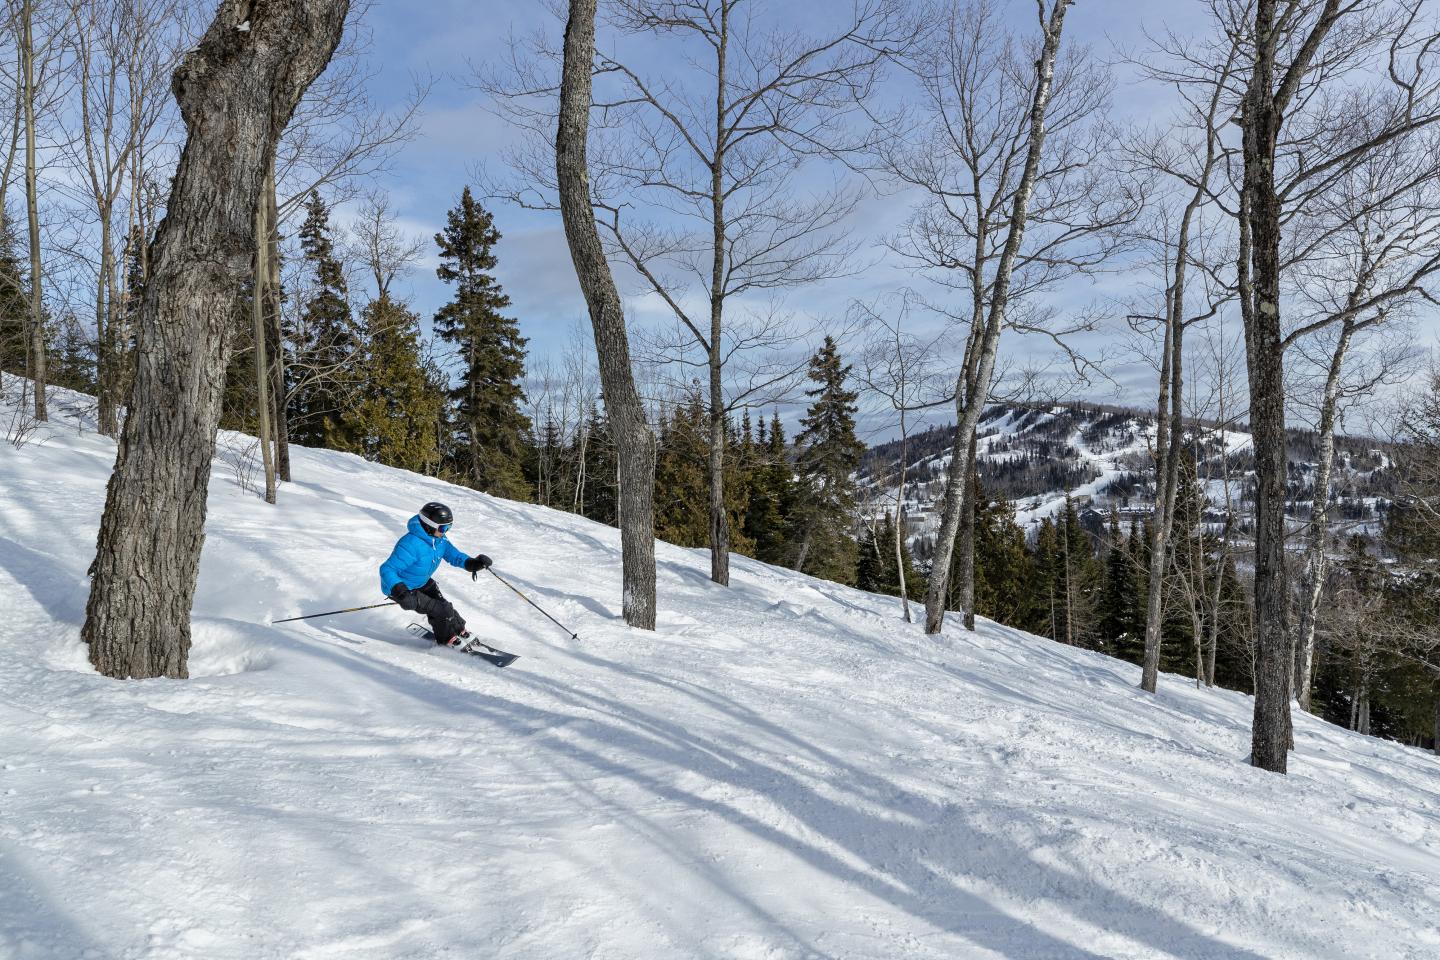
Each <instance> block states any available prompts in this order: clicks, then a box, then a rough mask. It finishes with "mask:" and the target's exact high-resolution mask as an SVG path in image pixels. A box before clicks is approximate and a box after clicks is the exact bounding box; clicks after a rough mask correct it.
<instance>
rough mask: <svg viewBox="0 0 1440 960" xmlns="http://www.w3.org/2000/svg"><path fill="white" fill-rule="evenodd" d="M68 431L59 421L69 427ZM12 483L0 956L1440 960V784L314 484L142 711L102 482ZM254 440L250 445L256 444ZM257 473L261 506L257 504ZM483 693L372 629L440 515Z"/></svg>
mask: <svg viewBox="0 0 1440 960" xmlns="http://www.w3.org/2000/svg"><path fill="white" fill-rule="evenodd" d="M57 406H63V404H57ZM82 427H83V424H81V423H80V422H79V421H77V420H75V419H74V418H73V416H72V417H71V419H68V420H61V421H59V422H57V423H56V424H54V425H52V426H51V427H49V428H47V429H45V430H44V431H42V436H41V437H39V438H38V439H37V441H36V442H33V443H30V444H29V445H27V446H25V447H23V448H21V449H15V448H12V447H8V446H7V447H4V448H0V597H3V598H4V616H3V617H0V744H3V748H0V752H3V763H0V957H5V958H11V957H45V958H51V957H55V958H76V957H104V958H109V957H125V958H146V960H168V958H194V957H204V958H209V960H217V958H236V960H239V958H245V960H259V958H310V960H320V958H331V957H334V958H340V957H343V958H347V960H363V958H400V957H413V958H429V957H506V958H536V960H553V958H560V957H565V958H579V957H591V958H635V957H677V958H694V957H724V958H812V957H836V958H839V957H845V958H937V960H938V958H957V957H965V958H972V957H1025V958H1061V957H1064V958H1071V957H1079V958H1090V960H1093V958H1099V957H1196V958H1201V957H1203V958H1215V957H1226V958H1246V960H1258V958H1262V957H1264V958H1271V957H1336V958H1340V957H1345V958H1353V957H1387V958H1402V957H1408V958H1421V957H1435V956H1440V934H1437V929H1436V923H1435V917H1436V916H1437V911H1440V833H1437V826H1440V764H1437V761H1436V760H1435V758H1434V757H1432V756H1429V755H1427V754H1423V753H1420V752H1418V751H1414V750H1409V749H1405V748H1402V747H1399V746H1396V745H1394V744H1389V743H1383V742H1379V741H1376V740H1371V739H1368V738H1363V737H1360V736H1357V735H1353V734H1350V733H1347V732H1345V731H1343V730H1339V729H1337V728H1335V727H1332V726H1328V725H1325V724H1322V723H1320V722H1318V721H1316V720H1314V719H1312V718H1309V717H1303V716H1302V717H1300V718H1299V719H1298V722H1297V729H1296V741H1297V750H1296V754H1295V757H1294V759H1293V760H1292V764H1291V768H1292V771H1293V772H1292V773H1291V775H1290V776H1288V777H1283V778H1282V777H1276V776H1273V775H1270V774H1266V773H1262V772H1259V771H1256V770H1253V769H1251V768H1250V767H1249V766H1247V765H1246V763H1245V754H1246V752H1247V750H1248V742H1249V717H1250V701H1249V700H1248V699H1247V698H1245V697H1243V696H1239V695H1236V694H1233V693H1227V692H1221V691H1204V690H1196V689H1194V688H1193V686H1192V685H1191V684H1189V683H1187V682H1185V681H1183V680H1182V679H1180V678H1177V677H1164V678H1162V680H1163V683H1162V687H1161V692H1160V694H1159V695H1158V696H1156V697H1149V696H1146V695H1144V694H1142V693H1140V692H1139V691H1138V690H1137V689H1136V688H1135V682H1136V679H1137V673H1138V671H1137V670H1136V669H1135V668H1133V667H1131V666H1129V665H1126V664H1123V663H1119V662H1116V661H1114V660H1110V659H1107V658H1105V657H1102V656H1099V655H1095V654H1091V653H1086V652H1082V651H1078V650H1073V649H1070V648H1067V647H1064V646H1060V645H1057V644H1054V643H1051V642H1049V641H1045V640H1041V639H1038V638H1036V637H1032V636H1028V635H1025V634H1021V633H1018V632H1015V631H1012V630H1007V629H1004V628H1001V627H998V626H995V625H992V624H983V625H982V628H981V630H980V632H979V633H977V634H973V635H972V634H967V633H965V632H963V631H962V630H960V629H959V628H958V626H957V627H953V628H947V631H946V633H945V634H944V635H943V636H942V637H941V638H939V639H931V638H927V637H925V636H924V635H923V634H922V633H921V631H920V629H919V627H918V626H913V625H908V624H905V623H902V622H901V621H900V619H899V617H898V610H897V606H896V601H893V600H890V599H886V598H880V597H875V596H871V595H868V594H864V593H860V592H857V591H854V590H850V589H846V588H844V587H840V586H836V585H834V584H830V583H826V582H823V581H819V580H813V579H810V578H807V577H803V576H798V575H796V574H793V573H790V572H788V571H784V570H778V569H775V568H771V567H767V566H764V565H761V564H758V563H754V562H751V561H747V560H744V559H741V558H736V560H735V562H734V564H733V568H732V569H733V576H734V585H733V586H732V587H731V588H729V589H724V588H720V587H716V586H714V585H712V584H711V583H709V581H708V578H707V572H706V571H707V567H708V564H707V560H706V557H705V555H704V553H703V552H702V551H691V550H682V549H678V548H674V547H669V546H665V545H661V546H660V548H659V550H658V558H659V564H660V570H659V585H660V600H661V616H660V625H659V629H658V630H656V631H655V632H654V633H653V634H652V633H644V632H638V631H632V630H630V629H628V628H626V627H625V625H624V624H623V622H622V621H621V619H620V617H619V609H618V608H619V596H620V583H619V576H620V574H619V569H620V552H619V537H618V534H617V532H616V531H614V530H611V529H609V528H606V527H603V526H598V525H596V524H593V523H589V522H586V521H584V520H581V519H578V518H576V517H573V516H570V515H568V514H564V513H560V512H556V511H552V510H547V509H542V508H539V507H531V506H524V505H520V504H516V503H511V502H507V501H503V500H496V499H493V498H491V497H488V496H484V495H481V494H477V493H474V492H471V491H467V490H464V489H460V488H456V487H450V486H447V485H446V484H443V483H439V482H437V481H434V480H429V479H425V478H422V477H418V476H415V475H412V474H408V473H404V472H401V471H397V470H391V469H386V468H383V467H378V466H374V465H372V464H368V463H365V462H363V461H362V460H359V459H357V458H354V457H350V456H345V455H341V454H336V453H331V452H325V451H312V450H303V449H296V450H295V451H294V473H295V477H296V482H295V483H293V484H287V485H285V486H284V487H283V488H282V491H281V495H280V504H279V505H278V506H274V507H271V506H267V505H266V504H265V503H264V502H263V501H262V500H260V499H259V498H258V497H257V496H256V495H255V494H254V493H253V491H250V490H247V489H245V488H244V485H242V484H241V483H240V482H238V481H237V473H236V470H235V469H234V467H233V466H232V465H231V464H230V463H218V464H217V467H216V470H215V475H214V478H213V481H212V485H211V493H210V517H209V522H208V525H207V531H206V545H205V555H204V562H203V564H202V570H201V576H200V585H199V590H198V594H197V598H196V607H195V619H194V623H195V629H194V635H195V648H194V657H193V659H192V669H193V670H194V672H195V674H196V677H195V678H193V679H191V680H189V681H184V682H173V681H144V682H126V683H120V682H115V681H110V680H106V679H104V678H101V677H99V676H97V675H96V674H94V673H93V671H91V670H90V669H89V667H88V664H87V662H86V660H85V655H84V650H83V648H82V646H81V645H80V643H79V640H78V635H79V628H80V624H81V621H82V619H83V616H84V606H85V597H86V591H87V588H88V581H87V580H86V568H87V567H88V565H89V563H90V559H91V556H92V553H93V549H94V539H95V531H96V528H97V524H98V520H99V515H100V511H101V508H102V506H103V501H104V493H105V480H106V476H107V473H108V471H109V469H110V466H111V463H112V461H113V457H114V447H113V445H112V444H111V443H109V442H108V441H105V440H104V439H102V438H99V437H96V436H95V435H94V434H93V433H91V432H89V431H88V430H84V429H82ZM226 439H227V442H229V443H231V444H232V447H231V449H237V447H236V446H234V445H237V444H238V445H243V443H244V440H243V438H237V437H228V438H226ZM242 472H243V471H242ZM432 499H442V500H444V501H446V502H448V503H449V504H450V505H451V506H452V507H453V508H454V509H455V513H456V517H457V522H456V525H455V528H454V531H453V535H454V537H455V539H456V542H457V543H458V544H459V545H460V547H461V548H462V549H469V550H472V551H476V550H483V551H484V552H486V553H488V554H490V555H491V556H492V557H494V558H495V562H496V567H497V569H499V570H500V571H502V572H503V573H504V574H505V575H506V576H507V577H508V578H511V579H512V580H513V581H514V582H515V583H516V584H517V585H518V586H520V587H521V589H523V590H525V591H526V592H527V593H529V594H530V595H531V596H533V597H534V598H535V599H536V600H537V601H538V602H540V603H541V604H543V605H545V606H546V607H547V608H550V609H552V611H553V612H554V613H555V615H556V616H558V617H559V618H560V619H561V620H562V621H564V622H566V623H567V624H570V625H571V626H572V627H574V628H575V629H576V630H578V632H579V634H580V639H579V640H578V641H574V640H571V639H570V638H569V637H567V636H566V635H564V634H563V633H561V632H560V631H559V630H557V629H556V628H554V627H553V626H552V625H551V624H550V623H548V622H547V621H545V620H543V619H542V618H540V617H539V615H538V614H536V613H535V612H534V611H533V610H531V609H530V608H529V607H527V606H526V605H525V604H524V603H522V602H521V601H520V600H519V598H517V597H515V596H514V595H513V594H511V593H510V592H509V591H508V590H506V589H505V588H504V587H503V586H502V585H500V584H499V583H498V582H496V581H495V580H493V579H492V578H482V579H481V580H479V581H478V582H475V583H472V582H471V581H470V580H469V579H468V578H466V577H465V576H464V574H463V573H461V572H460V571H458V570H454V569H453V568H445V569H444V570H442V571H441V573H440V574H439V579H440V583H441V585H442V586H443V588H444V589H445V590H446V591H447V592H448V594H449V595H450V596H451V597H452V598H453V599H455V600H456V601H457V602H458V604H459V605H460V607H461V609H462V611H463V612H465V613H466V614H467V615H469V616H470V618H471V624H472V627H474V628H475V629H476V630H477V632H479V633H481V634H483V635H484V636H486V637H487V638H489V639H490V640H492V641H493V642H494V643H495V645H497V646H499V647H502V648H505V649H507V650H511V651H514V652H515V653H518V654H520V655H521V659H520V660H519V661H518V662H517V663H516V664H515V665H514V666H512V667H510V668H508V669H506V670H503V671H501V670H495V669H493V668H491V667H488V666H486V665H485V664H484V663H481V662H479V661H476V660H474V659H469V658H464V657H462V656H459V655H455V654H453V653H451V652H449V651H443V650H436V649H431V648H428V647H426V646H425V645H423V644H421V643H420V642H419V641H417V640H415V639H413V638H411V637H409V636H408V635H407V634H406V632H405V630H404V627H405V625H406V623H407V622H408V621H409V620H410V617H409V616H408V615H406V614H405V613H403V612H402V611H400V610H398V609H382V610H377V611H370V612H366V613H358V614H351V615H348V616H343V617H334V618H330V619H324V620H315V621H308V622H304V623H297V624H287V625H283V626H278V627H273V626H270V625H269V622H270V621H271V620H273V619H277V618H281V617H287V616H295V615H298V614H301V613H305V612H309V611H317V610H327V609H335V608H338V607H347V606H353V605H357V604H361V603H372V602H376V601H377V600H379V599H381V598H380V597H379V586H378V578H377V575H376V570H375V567H376V564H377V562H378V560H379V559H380V558H382V557H383V556H385V554H386V553H387V552H388V550H389V548H390V546H391V544H392V543H393V541H394V539H395V537H396V536H397V535H398V534H399V533H400V532H401V531H402V530H403V528H404V523H405V520H406V519H407V518H408V517H409V516H410V515H411V513H412V512H413V511H414V510H415V508H416V507H417V506H418V505H419V504H421V503H423V502H425V501H427V500H432Z"/></svg>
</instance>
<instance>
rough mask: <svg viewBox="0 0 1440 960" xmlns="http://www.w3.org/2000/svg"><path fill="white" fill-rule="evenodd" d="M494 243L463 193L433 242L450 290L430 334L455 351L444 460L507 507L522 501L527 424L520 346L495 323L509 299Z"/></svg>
mask: <svg viewBox="0 0 1440 960" xmlns="http://www.w3.org/2000/svg"><path fill="white" fill-rule="evenodd" d="M499 240H500V231H498V230H496V229H495V222H494V219H493V218H492V217H491V215H490V213H489V212H488V211H486V210H485V208H484V207H482V206H481V205H480V204H479V203H477V202H476V201H475V199H474V197H472V196H471V195H470V188H469V187H466V188H465V189H464V191H463V192H462V193H461V195H460V204H459V206H457V207H455V208H454V209H452V210H451V211H450V213H449V215H448V217H447V221H446V225H445V230H444V231H443V232H441V233H438V234H436V235H435V243H436V244H437V245H438V246H439V248H440V266H439V267H438V268H437V269H436V271H435V273H436V275H437V276H439V278H440V279H441V280H443V281H444V282H446V283H453V284H455V297H454V299H453V300H451V301H450V302H449V303H447V304H446V305H445V306H443V307H441V308H440V310H439V312H438V313H436V314H435V334H436V336H438V337H440V339H442V340H444V341H446V342H447V343H450V344H452V345H453V346H454V348H455V351H456V353H457V355H458V356H459V360H460V371H459V382H458V384H457V385H456V387H455V389H454V390H452V391H451V393H450V396H451V399H452V401H453V402H454V404H455V415H454V423H455V437H454V445H453V447H452V448H451V449H450V451H449V456H450V459H451V461H452V463H453V464H454V466H455V469H456V470H457V472H458V473H459V475H460V476H461V477H463V478H464V480H465V482H467V483H469V484H470V485H471V486H473V487H475V488H476V489H477V490H484V491H486V492H487V493H493V494H495V495H496V496H501V497H508V498H510V499H512V500H525V499H528V498H529V495H530V486H529V484H527V483H526V480H525V461H526V459H527V455H528V451H527V446H528V439H529V434H530V419H529V418H528V417H527V416H525V414H524V412H523V410H522V406H523V404H524V403H525V392H524V389H523V388H522V387H521V380H522V379H523V378H524V376H525V344H526V340H525V338H524V337H522V336H520V328H519V327H518V326H517V324H516V322H515V321H514V320H513V319H510V318H508V317H505V316H502V315H501V311H502V310H504V309H505V308H506V307H508V306H510V298H509V297H508V296H506V295H505V293H504V292H503V291H502V290H501V289H500V284H499V283H498V282H497V281H496V280H495V277H494V276H493V275H492V273H491V271H492V270H494V269H495V264H496V259H495V253H494V247H495V244H496V243H497V242H499Z"/></svg>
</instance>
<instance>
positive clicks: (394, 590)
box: [380, 502, 490, 647]
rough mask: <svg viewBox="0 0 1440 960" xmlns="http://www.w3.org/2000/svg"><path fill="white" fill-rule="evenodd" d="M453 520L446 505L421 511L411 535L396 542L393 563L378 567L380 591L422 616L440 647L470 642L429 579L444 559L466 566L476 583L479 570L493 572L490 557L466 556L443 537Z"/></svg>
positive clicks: (410, 526) (412, 521)
mask: <svg viewBox="0 0 1440 960" xmlns="http://www.w3.org/2000/svg"><path fill="white" fill-rule="evenodd" d="M454 522H455V516H454V514H452V513H451V512H450V508H449V507H447V506H445V504H443V503H433V502H432V503H427V504H425V506H423V507H421V508H420V512H419V513H417V514H416V515H415V516H413V517H411V518H410V522H409V524H407V528H408V532H407V533H406V534H405V536H403V537H401V538H400V539H399V540H398V541H397V542H396V544H395V549H394V550H392V551H390V557H389V559H387V560H386V561H385V562H384V563H382V564H380V589H381V591H382V592H383V593H384V594H385V595H386V596H387V597H389V598H390V599H391V600H394V601H395V602H396V603H398V604H399V605H400V607H401V608H402V609H405V610H414V611H415V612H417V613H423V614H424V615H425V617H426V618H427V619H428V620H429V621H430V632H431V633H433V634H435V642H436V643H440V644H444V645H445V646H449V647H463V646H465V645H466V644H468V643H469V642H470V640H471V639H472V638H471V636H470V631H468V630H466V629H465V620H464V618H463V617H461V616H460V614H459V613H457V612H456V611H455V607H454V606H453V605H451V603H450V601H449V600H446V599H445V595H444V594H442V593H441V592H440V588H439V587H438V586H436V585H435V581H434V580H432V579H430V578H431V575H432V574H434V573H435V570H436V569H437V568H438V567H439V566H440V561H441V560H444V561H445V562H446V563H449V564H451V565H453V566H456V567H464V568H465V570H466V571H468V572H469V574H470V578H471V579H472V580H473V579H475V578H476V577H478V576H479V575H480V571H481V570H488V569H489V568H490V558H489V557H487V556H485V554H483V553H480V554H476V555H475V556H473V557H467V556H466V555H465V554H463V553H461V552H460V551H459V550H457V549H455V545H454V544H452V543H451V542H450V541H449V540H448V539H446V537H445V534H446V533H447V532H449V530H450V525H451V524H452V523H454Z"/></svg>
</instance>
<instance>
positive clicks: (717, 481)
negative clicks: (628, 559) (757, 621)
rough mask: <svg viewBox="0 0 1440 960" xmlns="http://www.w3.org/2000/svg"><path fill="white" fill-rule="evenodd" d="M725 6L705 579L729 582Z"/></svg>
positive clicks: (718, 62)
mask: <svg viewBox="0 0 1440 960" xmlns="http://www.w3.org/2000/svg"><path fill="white" fill-rule="evenodd" d="M729 19H730V4H728V3H722V4H720V42H719V43H717V44H716V45H715V159H714V162H713V163H711V165H710V211H711V228H712V231H713V233H712V237H711V243H712V246H711V264H710V350H709V361H710V579H711V580H713V581H714V582H715V583H718V584H721V585H724V586H729V585H730V518H729V516H728V515H727V514H726V512H725V392H724V385H723V383H722V381H721V377H720V373H721V364H722V363H723V360H724V348H723V347H722V346H721V343H720V334H721V325H722V321H723V319H724V308H725V250H726V243H725V181H724V173H725V152H726V142H725V131H726V127H727V123H728V119H729V118H728V117H727V116H726V111H725V93H726V76H725V57H726V54H727V53H728V52H729V51H728V50H727V49H726V48H727V47H728V45H729V43H728V41H729V37H730V31H729V26H730V24H729Z"/></svg>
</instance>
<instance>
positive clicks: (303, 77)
mask: <svg viewBox="0 0 1440 960" xmlns="http://www.w3.org/2000/svg"><path fill="white" fill-rule="evenodd" d="M348 7H349V3H348V0H223V2H222V3H221V4H220V6H219V8H218V10H217V11H216V13H215V18H214V20H213V21H212V22H211V24H210V26H209V28H208V29H207V30H206V31H205V33H204V35H203V36H202V37H201V38H200V41H199V43H198V44H197V45H196V46H195V47H194V48H193V49H191V50H190V51H189V52H188V53H186V54H185V56H184V58H183V59H182V60H181V62H180V65H179V66H178V67H177V68H176V70H175V74H174V77H173V81H172V89H173V91H174V94H175V99H176V102H177V104H178V106H179V109H180V114H181V118H182V120H183V122H184V124H185V128H186V130H187V134H188V136H187V139H186V143H185V147H184V150H183V151H182V153H181V156H180V162H179V165H178V167H177V168H176V172H175V179H174V182H173V185H172V187H171V192H170V199H169V202H168V203H167V204H166V214H165V219H164V221H163V222H162V223H161V225H160V229H159V231H158V234H157V237H156V241H155V245H154V266H153V271H152V275H151V280H150V283H149V284H148V285H147V287H146V290H145V295H144V300H143V302H142V304H141V307H140V312H139V339H138V346H137V365H136V374H135V377H136V379H135V386H134V393H133V397H134V400H135V403H134V409H133V410H131V412H130V414H129V416H127V417H126V419H125V424H124V426H123V428H122V430H121V436H120V444H119V449H118V451H117V455H116V463H115V470H114V473H113V474H112V475H111V478H110V483H109V487H108V490H107V493H106V502H105V512H104V515H103V516H102V518H101V521H100V535H99V543H98V548H97V554H96V559H95V563H94V565H93V567H92V570H93V575H94V580H93V583H92V586H91V590H90V599H89V603H88V604H87V607H86V617H85V624H84V627H83V628H82V630H81V637H82V639H83V640H84V641H85V642H86V643H88V644H89V647H90V661H91V663H93V664H94V665H95V667H96V669H97V670H99V671H100V672H101V673H103V674H104V675H106V676H109V677H115V678H142V677H157V676H165V677H175V678H183V677H186V676H188V658H189V651H190V607H191V602H192V599H193V597H194V592H195V581H196V577H197V575H198V573H199V560H200V548H201V544H202V542H203V540H204V523H205V507H206V502H205V501H206V493H207V491H208V487H209V479H210V463H211V459H212V457H213V455H214V451H215V433H216V427H217V425H218V423H219V417H220V399H221V394H222V392H223V383H224V376H223V373H224V370H225V366H226V362H227V361H228V359H229V351H230V336H229V325H230V324H231V322H232V318H233V317H234V316H235V312H236V310H237V308H238V306H239V304H238V303H237V297H238V295H239V291H240V290H241V289H242V288H243V286H244V285H245V281H246V280H247V279H248V278H249V277H250V275H251V271H252V255H253V252H254V250H255V244H256V239H257V238H256V234H255V213H256V209H257V204H258V203H259V202H260V199H261V192H262V183H263V181H264V178H265V172H266V170H267V168H268V167H269V164H270V162H271V159H272V158H273V156H274V152H275V144H276V141H277V140H279V138H280V135H281V132H282V131H283V130H284V128H285V125H286V123H287V122H288V121H289V119H290V116H291V115H292V114H293V112H294V110H295V106H296V104H297V103H298V102H299V100H300V98H301V96H303V94H304V93H305V90H306V88H308V87H309V86H310V84H311V83H312V82H313V81H314V80H315V78H316V77H318V76H319V75H320V73H321V72H322V71H323V70H324V69H325V65H326V64H327V63H328V62H329V60H330V57H331V55H332V54H333V53H334V51H335V47H336V45H337V44H338V43H339V41H340V36H341V32H342V29H343V27H344V23H345V15H346V11H347V9H348Z"/></svg>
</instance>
